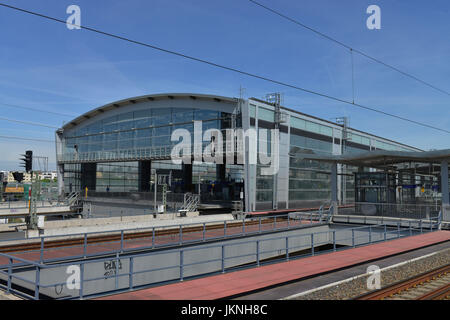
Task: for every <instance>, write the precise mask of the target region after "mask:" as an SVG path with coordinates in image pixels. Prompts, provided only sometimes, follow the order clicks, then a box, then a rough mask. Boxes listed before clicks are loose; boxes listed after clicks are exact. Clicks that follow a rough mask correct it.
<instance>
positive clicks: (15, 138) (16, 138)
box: [0, 135, 55, 143]
mask: <svg viewBox="0 0 450 320" xmlns="http://www.w3.org/2000/svg"><path fill="white" fill-rule="evenodd" d="M0 139H11V140H29V141H37V142H51V143H55V141H54V140H46V139H35V138H25V137H14V136H2V135H0Z"/></svg>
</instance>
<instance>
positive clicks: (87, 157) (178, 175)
mask: <svg viewBox="0 0 450 320" xmlns="http://www.w3.org/2000/svg"><path fill="white" fill-rule="evenodd" d="M270 101H271V102H269V101H264V100H260V99H256V98H249V99H238V98H230V97H222V96H215V95H204V94H193V93H192V94H191V93H187V94H185V93H169V94H153V95H146V96H141V97H133V98H129V99H125V100H121V101H116V102H112V103H110V104H107V105H104V106H101V107H99V108H96V109H94V110H92V111H89V112H87V113H85V114H83V115H81V116H79V117H78V118H76V119H74V120H72V121H70V122H68V123H67V124H65V125H64V126H63V127H62V128H60V129H58V130H57V132H56V152H57V166H58V171H59V172H58V173H59V174H58V177H59V189H60V192H61V193H65V194H67V193H70V192H73V191H81V190H85V189H86V188H88V190H89V192H91V193H97V194H101V193H106V192H107V193H114V194H117V195H118V196H119V195H127V194H138V195H142V196H145V195H146V194H150V193H152V192H153V190H154V184H155V181H154V177H153V176H154V173H156V174H157V177H158V178H157V181H156V182H157V183H158V184H165V185H166V186H167V190H168V191H170V192H171V193H172V194H183V193H186V192H192V193H198V194H200V195H201V201H202V202H203V203H208V202H221V203H226V202H231V201H234V200H241V199H242V200H243V203H244V207H245V210H246V211H256V210H264V209H289V208H302V207H303V208H308V207H315V206H319V205H321V204H324V203H325V202H327V201H330V199H331V198H332V196H333V198H336V199H337V201H338V202H340V203H346V202H354V201H355V174H354V173H356V172H358V171H359V172H360V171H367V172H370V171H374V169H370V168H361V167H358V166H356V165H353V164H352V163H351V162H349V163H348V164H346V163H339V164H338V165H337V167H336V172H334V171H333V170H334V168H333V165H332V164H330V163H329V162H326V161H318V160H320V159H317V160H316V159H305V158H304V157H302V156H301V155H303V154H305V153H306V154H307V153H312V154H319V155H326V156H339V155H348V154H357V153H361V152H367V151H374V150H384V151H396V152H421V151H422V150H420V149H417V148H414V147H412V146H408V145H405V144H402V143H399V142H395V141H392V140H389V139H386V138H382V137H378V136H375V135H372V134H370V133H367V132H363V131H360V130H357V129H354V128H350V127H348V126H347V125H346V124H345V123H341V124H339V123H335V122H331V121H327V120H324V119H320V118H317V117H314V116H311V115H307V114H304V113H301V112H299V111H295V110H292V109H289V108H286V107H284V106H281V105H280V102H279V100H275V101H274V100H270ZM198 123H201V129H202V130H203V132H205V131H207V130H211V129H217V130H218V131H220V132H222V133H223V136H224V137H225V136H226V131H227V130H239V129H242V130H243V132H247V131H248V130H254V131H255V132H256V139H257V140H258V144H257V147H256V149H252V148H250V147H249V142H248V140H245V139H244V141H245V142H244V143H243V159H244V161H243V162H239V161H234V162H232V163H229V162H226V161H224V162H216V163H214V162H205V161H196V160H198V159H196V158H195V157H194V154H192V159H193V161H192V162H189V163H188V162H181V163H176V162H175V161H173V157H172V151H173V148H174V146H175V145H177V144H178V143H179V141H173V134H174V132H175V130H177V129H185V130H187V131H188V132H191V133H193V134H194V131H195V130H194V129H195V126H196V125H197V124H198ZM264 129H267V130H268V132H269V133H268V134H263V130H264ZM273 129H277V130H278V136H275V135H273V132H274V131H273ZM271 130H272V131H271ZM203 138H204V136H203ZM273 139H276V140H277V141H279V143H278V146H277V156H276V158H277V159H276V161H277V170H276V173H275V174H272V175H263V174H261V173H262V170H264V168H265V167H267V164H263V163H261V162H259V161H258V162H257V163H253V162H251V161H249V158H251V157H252V156H255V155H254V153H256V154H258V155H259V156H261V155H262V154H263V155H267V154H271V155H273V154H274V152H273ZM261 142H262V143H261ZM210 143H211V138H208V139H206V140H205V139H202V140H201V144H202V146H203V147H204V148H206V147H207V146H208V145H209V144H210ZM261 146H264V148H261ZM264 149H266V150H264ZM189 150H193V149H189ZM228 152H229V150H227V149H226V147H224V150H223V156H224V157H225V156H226V155H227V153H228ZM258 158H259V157H258ZM332 171H333V172H332ZM332 174H336V175H337V181H336V188H335V190H334V189H332V183H331V182H332V179H331V177H332ZM410 184H413V183H410ZM432 185H433V183H431V184H430V188H432V187H433V186H432ZM332 192H333V195H332ZM149 198H150V197H149ZM150 199H151V198H150Z"/></svg>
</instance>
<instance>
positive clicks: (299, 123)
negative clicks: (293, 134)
mask: <svg viewBox="0 0 450 320" xmlns="http://www.w3.org/2000/svg"><path fill="white" fill-rule="evenodd" d="M291 127H294V128H297V129H302V130H305V128H306V121H305V120H303V119H299V118H296V117H291Z"/></svg>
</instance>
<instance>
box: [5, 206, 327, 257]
mask: <svg viewBox="0 0 450 320" xmlns="http://www.w3.org/2000/svg"><path fill="white" fill-rule="evenodd" d="M265 220H272V221H271V222H269V223H268V222H265ZM168 221H170V220H168ZM240 222H242V225H241V226H236V223H240ZM255 222H257V223H255ZM315 222H319V220H318V213H317V212H316V211H314V212H310V213H301V216H300V215H299V216H298V217H292V214H284V215H278V216H264V217H253V218H247V219H245V218H244V219H240V220H229V221H227V220H217V221H209V222H202V223H198V222H197V223H195V222H194V223H188V224H176V225H169V226H153V227H144V228H132V229H126V230H123V229H120V230H111V231H100V232H99V231H97V232H85V233H73V234H67V235H52V236H39V237H30V238H26V239H23V238H9V239H2V240H0V247H2V246H6V245H5V243H7V244H8V245H11V242H14V241H19V240H20V241H25V243H27V244H29V243H37V244H39V249H36V250H26V252H27V253H39V256H38V257H37V260H36V261H40V262H41V263H45V262H55V261H60V260H64V259H76V258H88V257H96V256H99V255H104V254H116V253H124V252H130V251H134V250H148V249H156V248H164V247H170V246H179V245H185V244H191V243H195V242H205V241H207V240H208V241H210V240H217V239H228V238H230V237H237V236H239V237H242V236H248V235H254V234H261V233H267V232H273V231H280V230H290V229H294V228H298V227H300V226H304V225H305V224H307V223H309V224H312V223H315ZM208 226H214V227H215V229H213V230H207V227H208ZM192 227H201V230H200V231H192V230H189V228H192ZM216 229H219V230H221V229H223V233H222V232H221V233H220V234H214V232H212V231H214V230H216ZM167 230H176V231H178V234H177V235H173V234H162V235H159V234H158V233H160V232H163V231H167ZM136 233H147V236H146V237H139V238H138V239H128V240H127V239H126V238H127V236H129V235H132V234H136ZM119 235H120V239H118V240H117V241H112V240H111V241H108V243H107V244H108V245H109V246H110V247H112V248H111V250H103V251H98V250H97V251H96V252H93V253H89V251H90V250H89V248H90V247H91V248H94V249H95V247H99V246H101V247H103V248H104V247H106V243H105V242H104V243H102V244H101V245H99V243H98V241H96V240H98V237H100V236H117V237H118V236H119ZM188 235H189V238H191V239H189V238H188V237H187V236H188ZM193 236H195V238H194V239H192V237H193ZM68 237H69V238H68ZM64 239H69V240H78V241H82V244H77V245H72V246H64V247H63V249H64V250H67V249H78V250H79V253H78V254H75V255H67V256H64V257H59V258H49V259H46V258H45V253H46V251H47V252H51V251H53V252H57V250H59V249H61V248H54V247H50V248H46V246H45V245H46V242H47V244H48V243H49V242H50V241H52V240H53V241H58V240H64ZM33 240H37V241H33ZM90 241H91V243H89V242H90ZM138 242H142V245H139V243H138ZM127 247H130V248H127ZM0 250H1V249H0Z"/></svg>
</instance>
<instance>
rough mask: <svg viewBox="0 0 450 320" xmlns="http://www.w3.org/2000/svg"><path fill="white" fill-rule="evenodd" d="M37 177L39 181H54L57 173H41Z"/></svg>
mask: <svg viewBox="0 0 450 320" xmlns="http://www.w3.org/2000/svg"><path fill="white" fill-rule="evenodd" d="M39 177H40V179H41V180H44V179H46V180H51V181H53V180H55V179H57V178H58V173H57V172H56V171H52V172H43V173H41V174H39Z"/></svg>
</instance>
